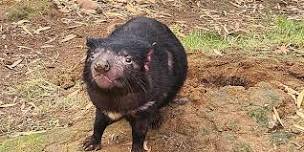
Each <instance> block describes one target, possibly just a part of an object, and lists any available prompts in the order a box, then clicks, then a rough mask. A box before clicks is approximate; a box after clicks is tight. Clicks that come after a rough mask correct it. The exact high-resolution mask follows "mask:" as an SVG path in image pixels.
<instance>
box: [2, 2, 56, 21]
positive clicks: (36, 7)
mask: <svg viewBox="0 0 304 152" xmlns="http://www.w3.org/2000/svg"><path fill="white" fill-rule="evenodd" d="M49 6H50V4H49V2H48V0H21V1H20V2H16V4H15V5H13V6H12V7H10V8H9V9H8V10H6V16H7V18H8V19H9V20H11V21H18V20H22V19H28V18H31V17H33V16H36V15H39V14H43V13H45V12H46V11H47V10H48V8H49Z"/></svg>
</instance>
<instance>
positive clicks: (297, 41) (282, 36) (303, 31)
mask: <svg viewBox="0 0 304 152" xmlns="http://www.w3.org/2000/svg"><path fill="white" fill-rule="evenodd" d="M274 22H275V25H274V26H271V27H265V28H264V29H262V30H252V31H250V32H248V33H240V34H231V35H228V36H225V37H224V36H222V35H219V34H217V33H216V32H210V31H209V32H207V31H199V30H198V31H197V30H194V31H192V32H190V33H189V34H187V35H186V36H184V37H181V41H182V43H183V45H184V46H185V47H186V48H187V49H190V50H192V51H193V50H201V51H210V50H226V49H229V48H230V49H231V48H232V49H241V50H256V49H263V50H264V49H266V50H270V49H271V48H273V47H277V46H282V45H284V46H293V47H295V48H304V21H295V20H289V19H286V18H284V17H279V18H277V19H276V20H274Z"/></svg>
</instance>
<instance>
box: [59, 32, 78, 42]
mask: <svg viewBox="0 0 304 152" xmlns="http://www.w3.org/2000/svg"><path fill="white" fill-rule="evenodd" d="M76 36H77V35H75V34H70V35H67V36H66V37H65V38H64V39H62V40H61V41H60V43H64V42H67V41H70V40H72V39H73V38H75V37H76Z"/></svg>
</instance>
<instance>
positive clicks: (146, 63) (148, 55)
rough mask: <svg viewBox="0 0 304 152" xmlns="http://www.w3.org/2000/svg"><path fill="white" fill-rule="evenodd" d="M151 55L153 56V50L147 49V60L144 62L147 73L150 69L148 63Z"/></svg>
mask: <svg viewBox="0 0 304 152" xmlns="http://www.w3.org/2000/svg"><path fill="white" fill-rule="evenodd" d="M152 54H153V49H149V52H148V54H147V58H146V62H145V65H144V67H145V70H146V71H149V69H150V62H151V56H152Z"/></svg>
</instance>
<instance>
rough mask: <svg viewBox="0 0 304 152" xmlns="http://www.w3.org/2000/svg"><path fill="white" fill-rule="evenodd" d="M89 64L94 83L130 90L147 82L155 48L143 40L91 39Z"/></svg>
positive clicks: (88, 53)
mask: <svg viewBox="0 0 304 152" xmlns="http://www.w3.org/2000/svg"><path fill="white" fill-rule="evenodd" d="M86 45H87V47H88V52H87V59H86V65H87V66H88V67H86V68H87V70H88V71H89V72H90V74H91V78H92V80H91V81H92V82H93V83H95V84H96V85H97V86H98V87H99V88H101V89H107V90H110V89H113V88H120V89H127V90H128V91H129V92H131V91H134V90H135V89H142V90H143V91H144V90H145V88H146V87H147V86H146V85H147V84H146V82H147V80H146V72H147V71H149V68H150V62H151V57H152V54H153V48H152V46H151V45H150V44H148V43H146V42H142V41H132V40H121V41H117V40H115V41H112V40H105V39H95V38H89V39H87V43H86Z"/></svg>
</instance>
